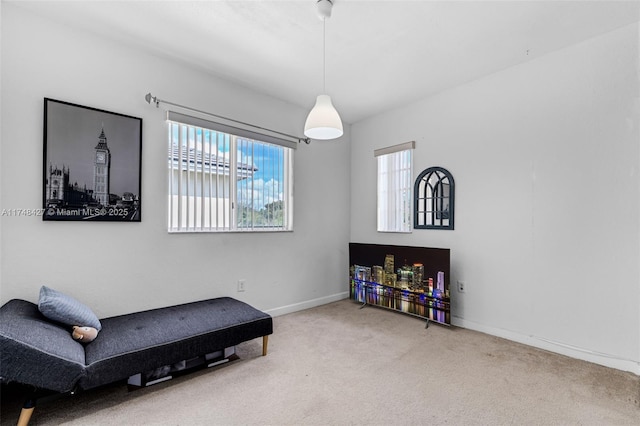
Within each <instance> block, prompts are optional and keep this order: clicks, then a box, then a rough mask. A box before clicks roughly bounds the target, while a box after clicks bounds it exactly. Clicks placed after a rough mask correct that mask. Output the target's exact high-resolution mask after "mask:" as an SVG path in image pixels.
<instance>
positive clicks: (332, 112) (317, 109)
mask: <svg viewBox="0 0 640 426" xmlns="http://www.w3.org/2000/svg"><path fill="white" fill-rule="evenodd" d="M316 7H317V9H318V17H319V18H320V19H322V84H323V86H322V91H323V92H324V93H325V94H322V95H318V97H317V99H316V104H315V106H314V107H313V109H312V110H311V112H309V115H308V116H307V121H306V122H305V123H304V135H305V136H306V137H308V138H311V139H321V140H328V139H335V138H339V137H340V136H342V134H343V133H344V131H343V130H342V120H340V115H339V114H338V111H336V109H335V108H334V107H333V104H332V103H331V97H330V96H329V95H327V94H326V93H327V89H326V84H327V83H326V80H327V78H326V68H327V66H326V61H327V60H326V56H327V55H326V43H327V41H326V30H325V26H326V21H327V19H328V18H330V17H331V8H332V7H333V3H332V2H331V0H318V2H317V3H316Z"/></svg>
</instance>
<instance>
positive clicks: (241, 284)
mask: <svg viewBox="0 0 640 426" xmlns="http://www.w3.org/2000/svg"><path fill="white" fill-rule="evenodd" d="M246 284H247V280H238V291H244V290H245V285H246Z"/></svg>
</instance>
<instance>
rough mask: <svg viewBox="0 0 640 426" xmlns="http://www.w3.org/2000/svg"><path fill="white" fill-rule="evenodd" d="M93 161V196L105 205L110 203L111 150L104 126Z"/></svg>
mask: <svg viewBox="0 0 640 426" xmlns="http://www.w3.org/2000/svg"><path fill="white" fill-rule="evenodd" d="M95 150H96V152H95V156H94V163H93V198H95V199H96V200H97V201H98V202H99V203H100V204H102V205H103V206H107V205H109V170H110V168H111V152H109V147H108V146H107V137H106V136H105V134H104V127H103V128H102V132H100V136H99V137H98V145H96V147H95Z"/></svg>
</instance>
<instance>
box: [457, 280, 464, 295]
mask: <svg viewBox="0 0 640 426" xmlns="http://www.w3.org/2000/svg"><path fill="white" fill-rule="evenodd" d="M464 288H465V284H464V281H458V292H459V293H464Z"/></svg>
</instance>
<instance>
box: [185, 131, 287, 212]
mask: <svg viewBox="0 0 640 426" xmlns="http://www.w3.org/2000/svg"><path fill="white" fill-rule="evenodd" d="M180 127H182V129H183V134H182V139H181V140H182V144H183V146H184V147H188V149H195V151H196V152H198V151H199V152H200V153H201V154H202V155H203V157H201V158H205V157H207V156H208V154H210V155H211V157H212V160H213V157H215V156H216V155H217V158H218V160H219V163H220V161H224V162H227V163H228V162H229V160H230V158H231V155H230V152H229V151H230V149H231V146H232V144H231V138H232V137H233V136H231V135H229V134H226V133H221V132H216V131H213V130H209V129H203V128H199V127H192V129H194V130H195V131H187V127H186V126H180ZM178 129H179V126H175V127H174V128H173V131H174V136H173V140H174V141H178V140H179V139H178ZM187 135H188V136H187ZM236 145H237V152H236V162H237V164H238V186H237V191H238V194H237V200H238V203H239V204H241V205H243V206H252V207H253V209H255V210H261V209H264V208H265V206H268V205H269V204H271V203H274V202H276V201H282V200H283V196H284V186H283V184H284V173H285V171H284V148H283V147H280V146H277V145H272V144H268V143H265V142H260V141H253V140H249V139H244V138H237V144H236ZM204 167H205V171H207V167H208V166H207V165H206V164H205V166H204ZM212 167H215V164H214V165H213V166H212ZM213 173H215V170H214V171H213ZM243 177H245V178H244V179H243Z"/></svg>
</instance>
